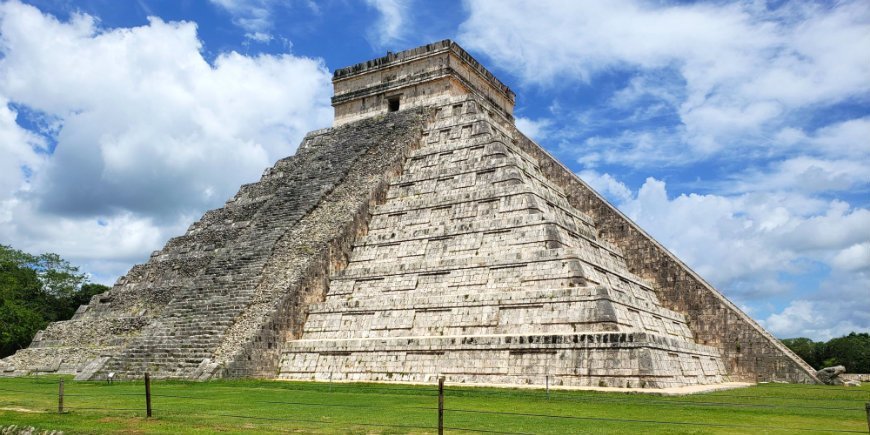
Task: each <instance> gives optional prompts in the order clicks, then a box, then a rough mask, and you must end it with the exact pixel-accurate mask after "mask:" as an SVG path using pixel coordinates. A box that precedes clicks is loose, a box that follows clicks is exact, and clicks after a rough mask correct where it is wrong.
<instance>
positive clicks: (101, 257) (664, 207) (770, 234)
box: [0, 0, 870, 339]
mask: <svg viewBox="0 0 870 435" xmlns="http://www.w3.org/2000/svg"><path fill="white" fill-rule="evenodd" d="M445 38H451V39H454V40H456V41H458V42H459V43H460V44H461V45H462V46H463V47H464V48H466V49H467V50H468V51H470V52H471V53H472V54H473V55H474V56H475V57H476V58H478V60H480V61H481V62H483V63H484V64H485V65H486V66H487V67H488V68H489V69H490V70H492V71H493V72H494V73H495V74H496V75H497V76H498V77H499V78H500V79H501V80H502V81H503V82H505V83H506V84H508V85H509V86H510V87H511V88H512V89H514V91H515V92H516V93H517V107H516V115H517V123H518V125H519V126H520V128H521V129H522V130H523V131H524V132H526V133H527V134H529V135H530V136H532V137H533V138H534V139H536V141H537V142H539V143H540V144H541V145H543V146H544V147H546V148H547V149H548V150H550V151H551V152H552V153H553V154H555V155H556V156H557V157H558V158H559V159H561V160H562V161H563V162H564V163H566V164H567V165H568V166H569V167H570V168H571V169H573V170H575V171H576V172H577V173H578V174H580V176H581V177H583V178H584V179H585V180H587V181H588V182H589V183H591V184H592V185H593V186H594V187H595V188H596V189H598V190H599V191H600V192H602V193H603V194H604V195H605V196H607V198H608V199H609V200H610V201H611V202H613V203H614V204H615V205H617V206H618V207H619V208H620V209H622V210H623V211H624V212H625V213H627V214H628V215H629V216H630V217H632V218H633V219H635V220H636V221H637V222H638V223H640V224H641V226H643V227H644V228H646V229H647V230H648V231H649V232H650V233H651V234H652V235H653V236H655V237H656V238H657V239H658V240H660V241H661V242H662V243H664V244H665V245H666V246H667V247H668V248H669V249H671V250H672V251H674V252H675V253H676V254H677V255H679V256H680V257H681V258H682V259H683V260H685V261H686V262H687V263H688V264H689V265H691V266H692V267H693V268H694V269H695V270H697V271H698V272H699V273H700V274H701V275H702V276H704V277H705V278H706V279H708V280H709V281H710V282H711V283H713V284H714V285H715V286H716V287H717V288H719V289H720V290H722V291H723V292H724V293H725V294H726V295H727V296H728V297H729V298H730V299H732V300H733V301H735V302H736V303H737V304H738V305H740V306H741V307H742V308H744V309H745V310H746V311H747V312H748V313H749V314H750V315H751V316H753V317H754V318H756V319H758V320H759V321H760V322H761V323H762V324H763V325H765V326H766V327H767V328H768V329H770V330H771V331H772V332H773V333H774V334H776V335H778V336H780V337H793V336H809V337H812V338H815V339H827V338H830V337H832V336H836V335H840V334H843V333H847V332H849V331H853V330H855V331H868V330H870V5H868V3H867V2H866V1H843V2H830V3H826V2H802V1H794V2H780V1H777V2H764V1H745V2H707V3H693V2H668V1H648V2H643V1H629V0H618V1H608V2H581V1H574V0H561V1H556V0H551V1H535V2H531V1H528V2H523V1H517V0H492V1H465V2H447V1H444V2H442V1H423V0H405V1H402V0H369V1H350V0H341V1H339V0H336V1H324V2H314V1H275V0H211V1H207V0H201V1H193V0H183V1H170V0H160V1H158V0H138V1H116V0H92V1H87V0H82V1H67V0H34V1H29V2H18V1H11V2H3V3H0V53H2V55H0V156H2V158H0V243H4V244H9V245H12V246H14V247H16V248H19V249H24V250H27V251H30V252H46V251H52V252H57V253H59V254H60V255H62V256H64V257H65V258H68V259H70V260H72V261H73V262H74V263H76V264H78V265H80V266H81V267H82V268H83V269H84V270H86V271H88V272H90V273H92V274H93V277H94V279H96V280H98V281H101V282H105V283H109V284H110V283H111V282H113V281H114V280H115V279H116V278H117V277H118V276H120V275H122V274H124V273H125V272H126V271H127V270H128V269H129V267H130V266H131V265H133V264H135V263H139V262H143V261H145V260H147V258H148V256H149V255H150V253H151V252H152V251H154V250H157V249H159V248H160V247H161V246H162V245H163V244H164V243H165V241H166V240H167V239H168V238H169V237H172V236H175V235H180V234H182V233H183V232H184V231H185V229H186V228H187V226H188V225H189V224H190V223H192V222H193V221H194V220H196V219H197V218H198V217H199V216H200V215H201V214H202V213H203V212H204V211H205V210H208V209H210V208H215V207H219V206H221V205H222V204H223V202H224V201H225V200H226V199H228V198H229V197H230V196H232V195H233V194H234V193H235V191H236V190H237V189H238V187H239V185H240V184H242V183H246V182H251V181H255V180H257V179H258V177H259V175H260V174H261V173H262V171H263V170H264V169H265V168H267V167H269V166H271V165H272V163H274V161H275V160H277V159H279V158H282V157H284V156H287V155H290V154H292V153H293V152H294V151H295V149H296V146H297V145H298V143H299V141H300V139H301V138H302V136H303V135H304V134H305V133H306V132H307V131H310V130H313V129H317V128H322V127H327V126H329V125H330V124H331V122H332V112H331V108H330V106H329V97H330V96H331V93H332V90H331V84H330V78H331V72H332V71H333V70H334V69H336V68H341V67H343V66H347V65H350V64H353V63H357V62H361V61H364V60H367V59H370V58H373V57H377V56H382V55H383V54H384V53H385V52H386V51H388V50H392V51H398V50H402V49H406V48H411V47H415V46H418V45H422V44H425V43H428V42H432V41H436V40H440V39H445Z"/></svg>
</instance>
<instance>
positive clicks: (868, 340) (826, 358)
mask: <svg viewBox="0 0 870 435" xmlns="http://www.w3.org/2000/svg"><path fill="white" fill-rule="evenodd" d="M782 343H783V344H785V345H786V346H788V348H789V349H791V350H792V351H793V352H794V353H796V354H798V356H800V357H801V358H803V360H804V361H806V362H807V364H809V365H811V366H813V368H815V369H816V370H820V369H823V368H825V367H831V366H836V365H842V366H845V367H846V371H847V372H849V373H870V334H868V333H857V332H852V333H850V334H848V335H844V336H842V337H837V338H833V339H831V340H830V341H828V342H827V343H826V342H814V341H812V340H810V339H809V338H803V337H801V338H786V339H784V340H782Z"/></svg>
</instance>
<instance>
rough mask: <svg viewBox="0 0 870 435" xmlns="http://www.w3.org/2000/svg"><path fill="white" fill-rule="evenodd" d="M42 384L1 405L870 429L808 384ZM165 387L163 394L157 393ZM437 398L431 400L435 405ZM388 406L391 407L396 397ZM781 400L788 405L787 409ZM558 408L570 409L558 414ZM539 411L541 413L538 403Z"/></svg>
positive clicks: (289, 416)
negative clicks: (786, 418)
mask: <svg viewBox="0 0 870 435" xmlns="http://www.w3.org/2000/svg"><path fill="white" fill-rule="evenodd" d="M51 381H53V382H50V381H49V379H48V378H40V379H37V380H34V382H33V383H32V385H33V386H34V388H30V389H24V388H20V387H19V388H8V387H6V386H0V405H3V404H4V402H6V401H7V399H9V398H15V402H16V403H18V402H20V401H21V400H22V399H27V398H35V400H36V401H37V402H39V403H46V402H47V401H50V400H52V398H51V396H58V412H59V413H61V414H69V413H77V414H81V415H84V414H87V415H92V414H95V415H97V416H99V415H128V416H136V417H143V416H145V410H146V406H145V403H146V400H147V401H148V403H149V404H150V403H151V401H154V405H155V407H152V408H150V409H151V412H152V413H153V418H155V419H176V420H178V419H189V418H193V417H196V418H209V417H222V418H228V419H236V420H244V421H248V422H249V423H252V424H255V423H257V422H260V423H265V422H272V423H287V424H288V425H292V426H298V427H305V428H313V427H324V428H331V429H330V430H333V429H334V430H336V431H344V430H350V429H354V430H359V429H360V428H370V429H384V430H390V431H393V432H395V431H399V432H401V431H420V430H422V431H433V432H434V431H439V430H440V431H452V432H468V433H512V434H513V433H515V434H523V433H536V432H538V428H541V427H545V426H542V425H546V424H548V423H547V422H550V423H552V422H559V423H558V424H561V425H565V424H569V425H572V426H571V427H572V428H576V429H578V430H582V428H583V427H589V426H588V425H590V424H595V425H598V424H614V425H629V426H636V427H637V429H638V430H642V429H643V428H644V427H647V428H648V427H650V426H661V427H668V426H674V427H675V426H681V427H687V428H696V429H697V430H704V428H710V429H712V428H719V429H725V430H731V429H733V430H735V431H736V430H740V431H765V432H776V433H798V432H829V433H867V432H868V431H867V430H862V429H854V430H853V429H843V428H838V427H823V428H820V427H806V426H801V425H800V424H796V425H788V424H786V425H776V426H774V425H770V424H761V423H753V422H751V420H741V421H740V422H739V423H738V422H721V421H715V419H713V420H705V419H703V418H700V419H699V418H697V416H698V415H703V414H698V413H703V412H705V411H704V410H711V409H722V410H746V411H747V412H749V411H752V410H763V409H776V410H777V411H779V414H781V415H799V414H800V413H809V414H811V415H816V414H823V415H825V416H829V417H831V418H836V419H840V420H842V419H845V420H844V421H853V419H854V421H855V422H861V421H862V420H863V417H864V416H865V415H866V417H867V419H868V425H870V402H865V400H862V399H861V398H860V396H859V395H856V394H855V393H859V394H864V395H865V397H866V395H867V394H868V392H867V391H866V390H856V391H850V390H834V389H832V388H825V387H808V386H802V387H793V386H779V385H777V386H773V385H763V386H758V387H756V388H754V389H753V390H751V391H753V392H754V393H756V394H734V393H733V392H730V393H729V392H724V393H723V392H714V393H710V394H704V395H700V396H680V397H669V396H657V395H623V396H616V395H613V394H602V393H594V392H578V391H570V392H569V391H566V390H550V391H547V392H546V395H545V394H543V392H542V391H541V390H503V391H498V390H491V389H480V388H468V387H461V386H458V387H453V386H448V387H447V388H443V389H441V390H439V389H438V388H433V387H429V388H426V387H425V386H420V385H415V386H407V387H403V386H385V385H373V384H302V383H300V384H289V383H288V384H286V385H278V384H276V386H275V387H274V388H270V389H269V390H268V391H269V394H275V397H274V398H268V399H265V398H255V397H245V398H244V400H243V401H242V402H241V403H237V404H235V406H234V407H233V408H232V410H230V412H226V411H227V409H226V407H223V408H222V407H221V405H220V404H218V402H223V403H222V404H226V403H227V402H231V401H235V400H237V399H236V398H235V397H215V396H213V395H212V394H211V393H209V392H208V391H205V392H203V393H202V394H190V393H186V394H177V393H174V392H172V387H173V386H177V385H190V383H185V382H180V381H157V382H151V385H150V386H149V387H150V388H145V386H146V385H149V383H148V382H147V381H145V382H143V381H126V382H123V383H118V385H117V390H119V391H107V389H106V388H102V387H99V386H96V385H93V382H68V383H66V384H65V386H66V389H65V390H64V388H63V387H60V389H59V390H58V389H57V386H58V379H57V378H55V379H53V380H51ZM215 384H217V385H218V386H223V385H221V382H215ZM0 385H2V384H0ZM195 385H198V384H195ZM225 386H226V388H227V389H231V390H232V391H234V392H238V393H239V395H241V393H242V392H244V391H250V392H259V393H262V392H263V388H262V385H259V386H257V385H255V384H253V383H252V384H250V385H248V384H246V382H245V381H235V382H226V383H225ZM164 387H165V388H166V389H168V390H170V391H169V392H164V391H161V389H163V388H164ZM95 388H99V389H100V391H93V390H94V389H95ZM787 388H792V389H793V391H799V390H801V391H802V390H824V391H826V392H828V393H831V394H830V396H831V397H825V398H821V399H819V398H818V397H814V398H800V397H782V396H780V395H781V394H787V393H788V392H787V391H786V389H787ZM133 389H135V390H133ZM140 390H141V391H140ZM146 390H148V391H149V393H148V396H149V397H148V398H146V397H145V391H146ZM771 393H773V394H771ZM841 393H845V394H841ZM381 396H407V399H403V400H405V403H402V404H399V405H397V404H395V403H390V404H389V405H388V406H386V405H385V404H384V403H380V401H379V400H378V399H377V398H378V397H381ZM4 397H5V398H4ZM439 398H440V401H439V400H438V399H439ZM502 399H503V400H505V401H508V402H509V403H518V404H521V405H530V404H531V405H535V404H538V405H539V404H540V402H547V403H551V404H553V406H550V407H546V408H543V409H544V410H549V411H548V412H530V411H528V410H527V409H525V408H523V406H520V405H517V406H518V407H517V408H516V409H511V410H497V409H485V408H487V406H489V407H492V406H494V403H495V402H496V401H499V400H502ZM730 399H739V400H740V401H732V400H730ZM747 399H751V400H752V402H747ZM360 400H364V402H362V403H359V402H357V401H360ZM391 400H395V398H393V399H391ZM780 401H787V402H788V403H782V402H780ZM827 401H831V403H826V402H827ZM439 402H440V403H444V402H446V403H447V405H446V406H442V405H440V404H439ZM574 404H586V405H596V406H598V405H609V404H621V405H627V406H623V407H621V408H624V409H630V405H638V406H654V407H664V409H673V410H675V411H679V410H680V409H685V408H692V409H695V411H693V412H694V413H693V414H692V415H693V416H694V417H696V418H695V419H692V420H683V419H677V418H673V419H672V417H674V416H679V413H676V414H673V413H672V414H668V413H663V414H661V415H658V414H657V415H656V417H655V418H633V417H632V416H631V415H627V416H626V417H624V418H623V417H613V416H602V415H594V409H591V408H590V407H589V406H580V407H575V406H573V405H574ZM181 405H184V406H181ZM538 405H535V406H538ZM564 405H569V406H568V407H567V408H566V407H565V406H564ZM149 406H150V405H149ZM538 407H539V408H540V406H538ZM179 408H185V409H191V408H193V409H194V411H193V412H189V411H183V412H182V411H179ZM340 409H348V410H364V411H365V413H363V414H362V415H366V416H368V417H367V418H366V419H360V420H358V421H345V420H343V419H342V418H340V417H341V415H342V414H341V413H340V412H337V411H334V410H340ZM318 411H319V412H318ZM369 411H370V412H369ZM349 412H351V411H349ZM83 413H84V414H83ZM273 414H281V415H273ZM294 414H299V415H294ZM358 414H359V413H357V414H355V415H358ZM386 414H389V415H391V416H393V420H389V419H386V420H382V421H378V420H377V418H380V417H381V416H383V415H386ZM439 414H440V415H442V416H446V419H447V420H448V421H453V424H443V419H444V418H439V419H438V420H437V421H441V422H442V423H441V425H440V427H439V425H437V424H434V422H435V421H436V419H435V416H436V415H439ZM475 416H487V417H496V419H495V420H494V421H496V422H511V421H517V420H521V421H522V424H519V425H517V424H513V425H508V424H505V425H504V427H506V428H515V427H523V428H524V427H530V428H532V429H533V430H532V431H531V432H525V431H524V430H525V429H522V430H523V431H504V430H500V428H499V427H492V426H493V425H494V423H487V424H489V426H490V427H487V424H483V423H480V424H477V423H479V420H480V418H477V417H475ZM669 417H670V418H669ZM395 420H398V421H395ZM490 420H492V419H490ZM797 421H798V422H800V419H797ZM495 424H497V423H495ZM474 426H479V427H474ZM512 430H513V429H512ZM693 430H694V429H693Z"/></svg>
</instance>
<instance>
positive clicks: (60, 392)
mask: <svg viewBox="0 0 870 435" xmlns="http://www.w3.org/2000/svg"><path fill="white" fill-rule="evenodd" d="M57 413H58V414H63V378H61V379H60V384H58V386H57Z"/></svg>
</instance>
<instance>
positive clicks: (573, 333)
mask: <svg viewBox="0 0 870 435" xmlns="http://www.w3.org/2000/svg"><path fill="white" fill-rule="evenodd" d="M334 84H335V89H336V95H335V98H334V99H333V105H334V106H335V110H336V127H334V128H330V129H324V130H319V131H316V132H312V133H309V135H308V136H307V137H306V139H305V140H304V141H303V144H302V145H301V146H300V148H299V151H298V152H297V155H296V156H293V157H290V158H287V159H282V160H281V161H279V162H278V163H276V165H275V166H274V167H273V168H271V169H269V170H267V171H266V172H265V173H264V175H263V177H262V179H261V180H260V181H259V182H257V183H252V184H249V185H245V186H242V188H241V189H240V191H239V193H238V194H237V195H236V196H235V197H233V198H232V199H230V200H229V201H228V202H227V204H226V205H225V206H224V207H223V208H220V209H217V210H212V211H209V212H208V213H206V214H205V216H203V218H202V219H200V220H199V221H198V222H196V223H194V224H193V225H192V226H191V227H190V229H189V230H188V231H187V233H186V234H185V235H183V236H181V237H177V238H174V239H172V240H170V241H169V242H168V243H167V245H166V246H165V247H164V248H163V249H162V250H160V251H157V252H155V253H154V254H153V255H152V257H151V259H150V260H149V261H148V262H147V263H146V264H144V265H139V266H136V267H134V268H133V269H131V271H130V272H129V273H128V274H127V275H126V276H125V277H123V278H121V279H120V280H119V281H118V283H117V284H116V285H115V286H114V287H113V289H112V290H111V291H109V292H107V293H105V294H102V295H97V296H95V297H94V298H93V299H92V300H91V302H90V304H88V305H87V306H84V307H82V308H80V309H79V310H78V311H77V312H76V315H75V317H74V318H73V319H72V320H70V321H67V322H57V323H53V324H51V325H50V326H49V327H48V328H46V330H45V331H42V332H41V333H39V334H38V335H37V337H35V338H34V340H33V343H32V345H31V346H30V347H29V348H28V349H25V350H22V351H20V352H18V353H17V354H16V355H14V356H12V357H10V358H7V359H5V360H3V361H0V371H2V373H0V375H20V374H25V373H32V372H59V373H73V374H76V375H77V377H78V378H80V379H93V378H99V377H101V376H104V374H105V373H107V372H110V371H111V372H117V373H118V374H119V376H121V377H124V376H126V377H134V376H141V374H142V372H144V371H150V372H152V374H153V375H154V376H156V377H175V378H187V379H197V380H205V379H210V378H213V377H234V376H257V377H268V378H274V377H280V378H282V379H317V380H327V379H334V380H339V379H340V380H348V381H352V380H375V381H381V382H391V381H401V382H427V383H428V382H432V381H433V379H434V376H437V375H441V374H443V375H446V376H448V378H449V379H450V380H451V382H462V383H470V384H479V385H488V384H497V385H530V386H532V385H535V386H541V385H543V383H544V381H545V380H551V381H552V383H551V385H552V386H553V387H564V388H579V387H583V388H587V387H589V388H597V387H599V386H604V387H614V388H622V389H624V388H658V389H661V388H680V387H683V388H684V387H685V386H687V385H688V386H691V385H722V382H723V381H725V380H728V379H731V380H738V379H739V380H744V381H756V380H770V381H783V380H786V381H792V382H817V381H818V380H817V379H816V376H815V371H814V370H812V368H810V367H809V366H808V365H806V363H804V362H803V361H802V360H800V358H799V357H797V356H796V355H794V354H793V353H792V352H790V351H789V350H788V349H787V348H785V346H783V345H782V344H781V343H779V341H777V340H776V339H775V338H773V337H772V336H770V334H768V333H767V332H766V331H764V329H763V328H761V327H760V326H759V325H758V324H757V323H755V322H754V321H753V320H752V319H751V318H749V317H748V316H746V314H744V313H743V312H741V311H740V310H739V308H737V307H736V306H735V305H734V304H733V303H731V302H730V301H728V300H727V299H726V298H725V297H724V296H722V295H721V294H720V293H719V292H718V291H716V290H715V289H714V288H713V287H711V286H710V285H709V284H707V283H706V282H704V281H703V279H702V278H701V277H699V276H697V274H695V273H694V272H693V271H692V270H691V269H689V268H688V267H687V266H686V265H684V264H683V263H682V262H680V261H679V260H678V259H677V258H676V257H675V256H673V254H671V253H670V252H668V251H667V250H666V249H665V248H664V247H662V246H661V245H660V244H658V243H657V242H656V241H655V240H654V239H652V238H651V237H649V235H647V234H646V233H645V232H643V230H642V229H640V228H639V227H638V226H637V225H636V224H634V223H633V222H631V221H630V220H629V219H628V218H626V217H625V216H624V215H622V214H621V213H620V212H619V211H618V210H616V209H615V208H614V207H612V206H611V205H610V204H608V203H607V202H606V201H605V200H604V199H603V198H602V197H601V196H600V195H598V194H597V193H596V192H594V191H593V190H592V189H591V188H589V186H588V185H586V184H585V183H583V182H582V180H580V179H579V178H577V177H576V175H575V174H573V173H572V172H571V171H570V170H568V169H567V168H565V167H564V166H563V165H561V164H560V163H558V161H556V160H555V159H554V158H553V157H552V156H550V155H549V154H548V153H547V152H546V151H544V149H543V148H541V147H540V146H538V145H537V144H535V143H534V142H532V141H531V140H529V139H528V138H526V137H525V136H524V135H523V134H522V133H521V132H519V131H518V130H517V129H516V127H515V126H514V123H513V117H512V113H513V104H514V94H513V92H511V91H510V89H508V88H507V87H506V86H504V85H503V84H502V83H501V82H499V81H498V80H497V79H496V78H495V77H493V76H492V74H491V73H489V72H488V71H486V69H485V68H483V67H482V66H481V65H480V64H479V63H478V62H477V61H475V60H474V59H473V58H471V56H469V55H468V53H466V52H465V51H464V50H462V49H461V48H459V47H458V46H457V45H456V44H455V43H453V42H451V41H441V42H439V43H435V44H430V45H427V46H423V47H418V48H416V49H412V50H408V51H405V52H401V53H395V54H392V53H391V54H389V55H388V56H385V57H383V58H379V59H375V60H373V61H369V62H366V63H363V64H359V65H354V66H351V67H348V68H345V69H341V70H338V71H336V73H335V77H334ZM396 97H398V98H399V99H398V100H395V98H396ZM396 101H398V103H399V110H398V111H396V112H395V113H391V112H392V109H394V107H393V106H392V104H393V103H395V102H396ZM309 313H310V314H309ZM300 337H301V339H300Z"/></svg>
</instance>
